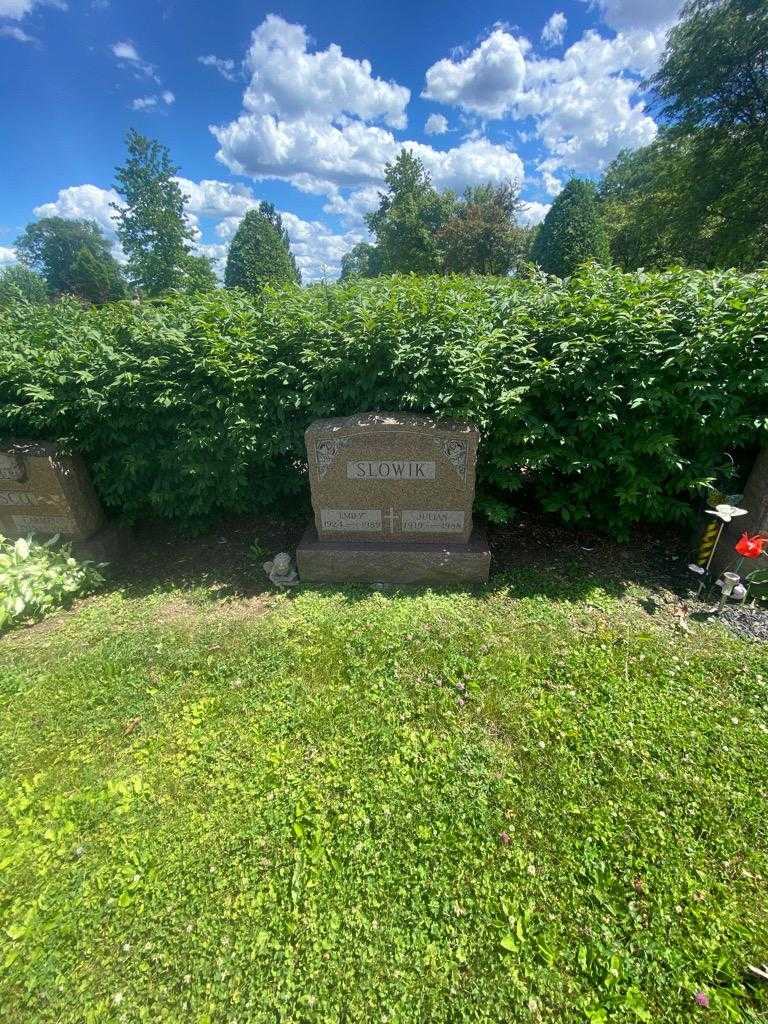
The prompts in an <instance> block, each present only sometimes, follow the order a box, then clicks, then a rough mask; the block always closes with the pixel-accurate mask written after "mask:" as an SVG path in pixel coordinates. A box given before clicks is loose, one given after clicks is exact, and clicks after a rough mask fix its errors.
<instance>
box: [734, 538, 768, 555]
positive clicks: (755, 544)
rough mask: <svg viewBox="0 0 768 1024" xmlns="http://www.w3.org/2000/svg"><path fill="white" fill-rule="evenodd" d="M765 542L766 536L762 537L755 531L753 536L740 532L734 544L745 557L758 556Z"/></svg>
mask: <svg viewBox="0 0 768 1024" xmlns="http://www.w3.org/2000/svg"><path fill="white" fill-rule="evenodd" d="M767 542H768V537H763V535H762V534H760V533H756V534H755V535H754V537H750V536H749V534H748V533H742V535H741V538H740V540H739V541H738V543H737V544H736V550H737V551H738V552H739V554H740V555H743V556H744V557H745V558H759V557H760V555H762V553H763V549H764V548H765V545H766V543H767Z"/></svg>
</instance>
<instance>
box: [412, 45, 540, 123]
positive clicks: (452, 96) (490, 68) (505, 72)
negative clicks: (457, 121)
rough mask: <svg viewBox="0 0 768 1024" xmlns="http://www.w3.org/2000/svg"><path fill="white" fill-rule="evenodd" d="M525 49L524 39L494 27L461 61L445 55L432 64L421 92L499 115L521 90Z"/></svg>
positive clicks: (523, 77) (476, 111) (442, 101)
mask: <svg viewBox="0 0 768 1024" xmlns="http://www.w3.org/2000/svg"><path fill="white" fill-rule="evenodd" d="M529 49H530V43H529V42H528V41H527V40H526V39H517V38H515V37H514V36H512V35H510V33H509V32H507V31H505V30H504V29H502V28H497V29H494V31H493V32H492V33H491V34H490V35H489V36H488V38H487V39H484V40H483V41H482V42H481V43H480V45H479V46H478V47H477V49H475V50H473V51H472V53H470V55H469V56H468V57H466V58H465V59H464V60H459V61H454V60H451V59H450V58H447V57H446V58H444V59H443V60H439V61H438V62H437V63H436V64H433V65H432V67H431V68H429V69H428V71H427V76H426V78H427V86H426V89H425V90H424V92H423V93H422V94H421V95H422V96H423V97H424V98H425V99H429V100H438V101H440V102H441V103H451V104H454V105H455V106H459V107H463V109H464V110H468V111H471V112H473V113H476V114H480V115H482V116H483V117H502V116H503V115H504V114H505V113H506V112H507V111H508V110H509V109H510V108H511V106H512V105H513V104H514V102H515V101H516V99H517V98H518V96H519V95H520V93H521V92H522V89H523V84H524V82H525V54H526V52H527V51H528V50H529Z"/></svg>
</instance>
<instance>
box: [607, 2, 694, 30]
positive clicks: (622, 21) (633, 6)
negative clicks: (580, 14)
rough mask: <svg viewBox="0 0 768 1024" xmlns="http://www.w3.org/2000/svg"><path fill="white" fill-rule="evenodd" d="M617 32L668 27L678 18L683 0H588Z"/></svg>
mask: <svg viewBox="0 0 768 1024" xmlns="http://www.w3.org/2000/svg"><path fill="white" fill-rule="evenodd" d="M588 2H589V3H590V6H591V7H593V8H597V9H598V10H599V12H600V16H601V18H602V20H603V21H604V22H605V24H606V25H608V26H609V27H610V28H612V29H615V30H616V31H617V32H620V31H622V30H626V29H632V28H646V29H647V28H650V29H657V28H667V27H668V26H670V25H671V24H673V22H675V21H676V20H677V16H678V14H679V13H680V8H681V7H682V2H681V0H588Z"/></svg>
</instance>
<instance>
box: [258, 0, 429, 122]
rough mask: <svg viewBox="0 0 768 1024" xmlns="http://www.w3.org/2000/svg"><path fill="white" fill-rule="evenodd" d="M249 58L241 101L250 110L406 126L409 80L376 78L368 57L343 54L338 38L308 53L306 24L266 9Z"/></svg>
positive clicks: (290, 117) (287, 117) (288, 117)
mask: <svg viewBox="0 0 768 1024" xmlns="http://www.w3.org/2000/svg"><path fill="white" fill-rule="evenodd" d="M245 64H246V68H247V69H248V70H249V71H250V73H251V81H250V83H249V85H248V88H247V89H246V91H245V95H244V97H243V105H244V107H245V109H246V110H247V111H249V112H250V113H252V114H256V115H264V114H277V115H279V116H280V117H281V118H282V119H285V120H297V119H300V118H304V117H306V116H307V115H311V116H313V117H323V118H336V117H339V116H340V115H342V114H351V115H354V116H357V117H360V118H363V119H364V120H366V121H371V120H379V119H381V120H383V121H384V122H385V123H386V124H389V125H392V126H393V127H396V128H402V127H404V126H405V108H406V106H407V104H408V101H409V99H410V95H411V94H410V91H409V90H408V89H406V88H405V86H402V85H398V84H397V83H395V82H386V81H384V80H383V79H381V78H374V76H373V74H372V69H371V65H370V62H369V61H367V60H354V59H352V58H350V57H345V56H344V54H343V53H342V51H341V48H340V47H339V46H337V45H336V44H335V43H331V45H330V46H329V47H328V49H327V50H318V51H316V52H314V53H310V52H309V38H308V36H307V33H306V30H305V28H304V26H303V25H292V24H289V23H288V22H287V21H284V20H283V18H280V17H278V16H277V15H274V14H269V15H267V17H266V18H265V19H264V21H263V22H262V23H261V25H260V26H259V27H258V28H257V29H255V30H254V32H253V33H252V36H251V45H250V49H249V50H248V54H247V56H246V59H245Z"/></svg>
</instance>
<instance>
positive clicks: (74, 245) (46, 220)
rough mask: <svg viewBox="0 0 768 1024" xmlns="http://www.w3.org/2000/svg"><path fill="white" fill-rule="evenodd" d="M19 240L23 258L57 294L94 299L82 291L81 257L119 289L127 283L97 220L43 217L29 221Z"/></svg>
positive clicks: (19, 253) (18, 243)
mask: <svg viewBox="0 0 768 1024" xmlns="http://www.w3.org/2000/svg"><path fill="white" fill-rule="evenodd" d="M15 244H16V252H17V254H18V257H19V260H20V261H21V262H22V263H24V264H25V265H26V266H28V267H31V268H32V269H34V270H37V271H38V272H39V273H40V274H42V276H43V277H44V278H45V282H46V284H47V285H48V289H49V291H50V292H51V294H52V295H54V296H55V295H63V294H71V295H80V296H82V297H83V298H85V299H88V300H89V301H92V300H91V296H90V295H89V294H86V293H85V292H83V291H82V287H83V281H82V275H81V273H80V270H79V269H77V261H78V260H80V261H82V260H83V259H85V260H87V261H88V263H89V264H90V266H91V268H92V271H93V273H95V274H98V275H99V276H101V277H103V278H105V279H109V280H111V281H113V282H114V286H115V289H116V290H120V289H122V287H123V284H122V275H121V272H120V267H119V266H118V264H117V261H116V260H115V258H114V257H113V256H112V253H111V252H110V246H109V242H108V241H107V240H106V238H105V237H104V235H103V234H102V231H101V228H100V227H99V226H98V224H96V223H95V221H91V220H70V219H69V218H67V217H43V218H42V219H41V220H38V221H36V222H35V223H33V224H28V225H27V226H26V228H25V229H24V232H23V233H22V235H21V236H20V237H19V238H18V239H17V240H16V243H15ZM81 253H85V254H87V255H85V256H81Z"/></svg>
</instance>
